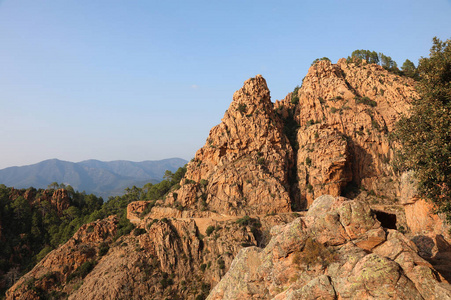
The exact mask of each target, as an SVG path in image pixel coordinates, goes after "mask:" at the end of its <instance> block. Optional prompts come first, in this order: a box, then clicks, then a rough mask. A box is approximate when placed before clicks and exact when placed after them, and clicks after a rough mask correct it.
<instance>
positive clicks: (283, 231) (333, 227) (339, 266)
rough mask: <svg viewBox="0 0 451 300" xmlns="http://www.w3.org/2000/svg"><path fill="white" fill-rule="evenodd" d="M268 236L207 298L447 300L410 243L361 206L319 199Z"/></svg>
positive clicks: (449, 290)
mask: <svg viewBox="0 0 451 300" xmlns="http://www.w3.org/2000/svg"><path fill="white" fill-rule="evenodd" d="M271 234H272V235H273V237H272V239H271V242H270V243H269V244H268V246H266V248H264V249H261V248H256V247H249V248H245V249H242V250H241V251H240V252H239V253H238V255H237V257H236V258H235V260H234V261H233V262H232V265H231V267H230V270H229V271H228V273H227V274H226V275H225V276H224V278H223V279H222V280H221V282H219V284H218V285H217V286H216V287H215V288H214V289H213V291H212V292H211V294H210V295H209V297H208V298H207V299H451V286H450V285H449V284H448V282H447V281H446V280H445V279H444V278H443V277H441V276H440V275H439V274H438V273H437V272H436V271H435V270H434V268H433V267H432V266H431V265H430V264H429V263H428V262H427V261H425V260H424V259H422V258H421V257H420V256H419V255H418V254H417V252H418V248H417V247H416V246H415V244H414V243H413V242H411V241H410V240H408V239H407V238H406V237H404V235H403V234H401V233H400V232H398V231H396V230H392V229H385V228H383V227H382V226H381V224H380V222H379V221H378V220H377V219H376V218H375V216H374V215H373V213H372V212H371V210H370V209H369V207H368V206H367V205H366V204H363V203H361V202H357V201H354V200H347V199H346V198H342V197H332V196H322V197H319V198H318V199H316V200H315V201H314V202H313V203H312V206H311V209H310V210H309V212H308V213H307V215H306V216H305V217H301V218H298V219H296V220H295V221H293V222H292V223H290V224H287V225H283V226H276V227H274V228H273V229H272V231H271Z"/></svg>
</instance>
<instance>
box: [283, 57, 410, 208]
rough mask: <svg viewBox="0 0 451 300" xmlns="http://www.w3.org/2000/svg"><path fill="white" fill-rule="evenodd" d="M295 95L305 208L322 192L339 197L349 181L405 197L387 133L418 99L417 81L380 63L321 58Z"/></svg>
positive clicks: (295, 116)
mask: <svg viewBox="0 0 451 300" xmlns="http://www.w3.org/2000/svg"><path fill="white" fill-rule="evenodd" d="M296 96H297V97H298V98H299V104H298V105H296V107H295V108H293V109H294V110H295V112H294V118H295V119H296V121H297V123H298V125H299V126H300V128H299V130H298V133H297V142H298V144H299V151H298V153H297V169H298V171H299V173H298V176H299V178H298V180H299V190H300V192H301V201H302V203H303V206H304V207H308V206H309V205H310V204H311V202H312V201H313V199H315V198H316V197H318V196H320V195H323V194H327V193H329V194H332V195H340V194H341V193H342V192H343V189H344V188H345V187H346V185H347V184H348V183H350V182H352V183H353V184H354V185H357V186H362V187H363V188H365V189H367V190H373V191H374V192H375V193H376V194H378V195H381V196H385V197H388V198H391V199H394V198H396V197H399V196H400V192H399V181H397V180H396V179H397V178H396V176H394V174H393V170H392V167H391V166H390V165H389V162H390V161H391V159H392V158H393V145H391V144H390V141H389V139H388V133H389V132H391V131H392V130H393V128H394V124H395V123H396V121H397V120H398V119H399V117H400V114H401V113H403V112H406V111H407V108H408V107H409V103H410V101H411V100H412V99H413V98H417V97H418V95H417V93H416V92H415V89H414V82H413V80H411V79H407V78H403V77H400V76H396V75H393V74H391V73H389V72H388V71H386V70H384V69H383V68H382V67H381V66H378V65H375V64H365V63H364V64H363V65H356V64H354V63H347V62H346V60H345V59H340V60H339V61H338V63H337V64H331V63H330V62H329V61H320V62H318V63H316V64H315V65H313V66H312V67H310V69H309V71H308V74H307V75H306V76H305V78H304V80H303V84H302V87H301V88H300V89H299V90H298V91H297V95H296ZM291 99H292V96H291V94H290V95H289V96H288V97H287V98H285V99H284V100H283V101H281V102H278V103H277V105H276V106H277V107H278V109H279V111H280V112H283V111H284V110H286V109H283V107H290V105H291V104H290V100H291Z"/></svg>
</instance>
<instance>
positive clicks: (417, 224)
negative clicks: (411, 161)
mask: <svg viewBox="0 0 451 300" xmlns="http://www.w3.org/2000/svg"><path fill="white" fill-rule="evenodd" d="M416 186H417V180H416V179H415V176H414V173H413V172H406V173H404V174H402V176H401V190H402V197H401V204H402V205H404V209H405V214H406V222H407V226H408V228H409V233H410V235H411V239H412V241H413V242H414V243H415V244H416V245H417V247H418V249H419V254H420V255H421V256H422V257H423V258H425V259H426V260H428V261H429V262H430V263H431V264H432V265H433V266H434V267H435V268H436V269H437V270H438V271H439V272H440V273H441V274H443V276H445V277H446V279H448V280H451V244H450V243H451V236H450V234H449V233H450V225H449V224H448V223H447V222H446V218H445V216H444V215H442V214H436V213H435V211H436V208H435V206H434V205H433V203H431V202H428V201H426V200H424V199H421V198H419V197H418V195H417V188H416Z"/></svg>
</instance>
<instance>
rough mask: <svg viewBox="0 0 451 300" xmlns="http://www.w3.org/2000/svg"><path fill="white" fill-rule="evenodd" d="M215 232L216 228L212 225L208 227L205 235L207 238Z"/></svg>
mask: <svg viewBox="0 0 451 300" xmlns="http://www.w3.org/2000/svg"><path fill="white" fill-rule="evenodd" d="M213 231H215V227H214V226H212V225H210V226H208V227H207V230H206V231H205V234H206V235H207V236H210V234H212V233H213Z"/></svg>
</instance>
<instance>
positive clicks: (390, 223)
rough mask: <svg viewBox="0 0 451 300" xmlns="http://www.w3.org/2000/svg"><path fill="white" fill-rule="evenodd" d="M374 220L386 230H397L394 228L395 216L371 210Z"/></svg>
mask: <svg viewBox="0 0 451 300" xmlns="http://www.w3.org/2000/svg"><path fill="white" fill-rule="evenodd" d="M373 213H374V214H375V215H376V219H377V220H378V221H379V222H381V226H382V227H384V228H388V229H398V228H397V227H396V215H395V214H391V213H388V212H384V211H379V210H373Z"/></svg>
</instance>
